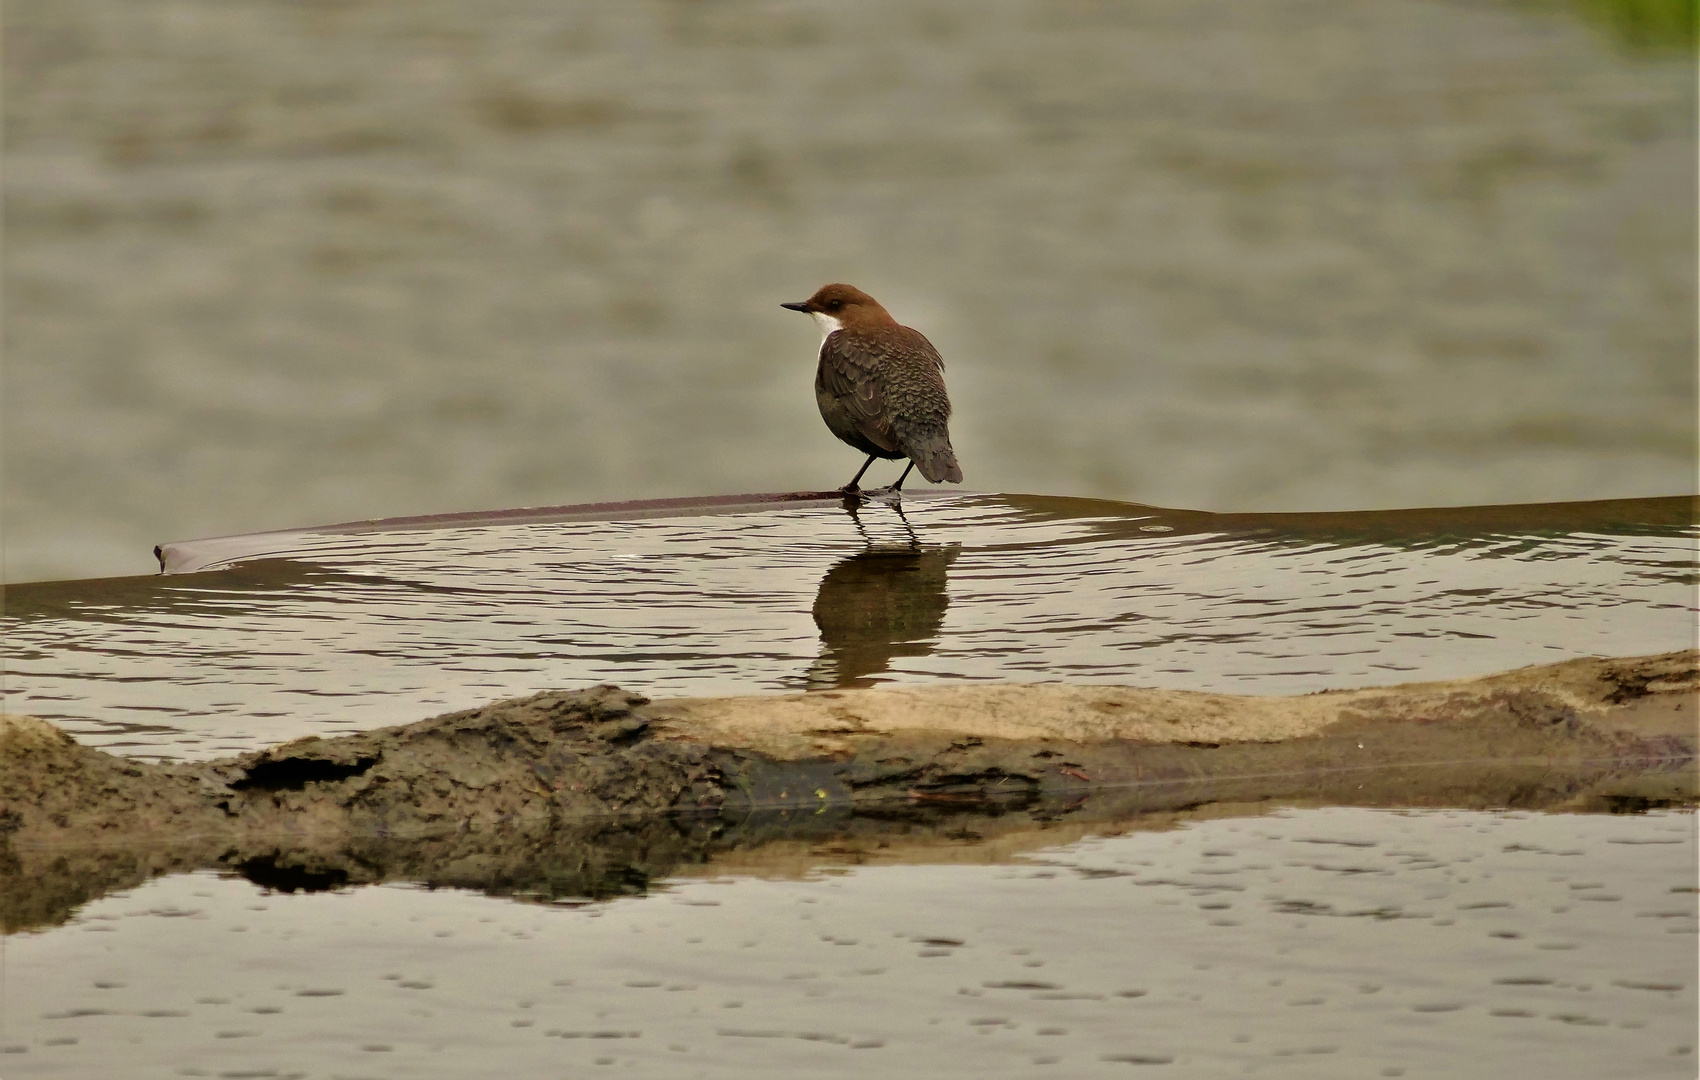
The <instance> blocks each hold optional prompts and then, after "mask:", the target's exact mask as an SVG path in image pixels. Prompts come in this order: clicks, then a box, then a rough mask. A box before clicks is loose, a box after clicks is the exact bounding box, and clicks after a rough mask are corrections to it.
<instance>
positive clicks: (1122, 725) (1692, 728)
mask: <svg viewBox="0 0 1700 1080" xmlns="http://www.w3.org/2000/svg"><path fill="white" fill-rule="evenodd" d="M1697 700H1700V653H1697V652H1696V651H1693V650H1690V651H1684V652H1679V653H1670V654H1665V655H1662V656H1650V657H1636V658H1628V659H1617V660H1577V661H1571V662H1568V663H1563V664H1555V665H1550V666H1544V667H1534V668H1524V669H1521V670H1518V671H1512V672H1506V673H1503V674H1500V675H1494V676H1490V677H1487V678H1481V679H1472V680H1460V681H1456V682H1447V683H1418V684H1410V685H1407V686H1398V687H1387V688H1381V689H1376V690H1359V691H1346V692H1328V693H1322V694H1313V695H1307V696H1304V697H1297V698H1256V697H1232V696H1228V695H1217V694H1195V693H1186V692H1181V691H1164V690H1146V689H1139V688H1132V687H1080V686H1056V685H1032V686H959V687H938V688H918V689H894V690H867V691H860V690H856V691H837V692H828V693H819V694H809V695H791V696H775V697H747V698H722V699H696V700H676V701H662V702H654V703H650V702H647V701H646V700H645V699H643V698H642V697H640V696H638V695H635V694H630V693H627V692H625V691H623V690H620V689H618V688H615V687H606V686H604V687H595V688H592V689H589V690H582V691H573V692H548V693H543V694H536V695H533V696H531V697H527V698H516V699H513V700H509V701H502V702H497V703H494V704H492V705H488V706H485V707H483V708H480V709H473V710H468V711H464V712H458V713H451V714H448V715H445V716H439V717H436V718H433V719H430V720H424V721H421V722H419V723H416V724H409V725H406V726H402V727H395V728H385V729H380V730H376V731H371V732H366V733H363V734H359V735H352V736H345V737H339V738H332V739H324V738H307V739H299V740H296V741H294V742H290V743H285V744H282V745H280V746H276V747H272V748H270V749H268V750H265V751H261V752H258V753H253V754H245V755H242V756H240V757H236V758H230V759H225V760H221V761H215V762H209V763H197V764H180V765H155V764H150V763H145V762H139V761H132V760H127V759H124V758H118V757H114V756H112V755H109V754H105V753H102V752H100V751H97V750H93V749H90V748H88V747H84V746H80V745H79V744H77V743H76V742H75V741H74V740H72V739H71V738H70V737H69V736H67V735H65V734H64V733H63V732H61V731H60V730H58V729H57V728H55V727H53V726H52V725H50V724H47V723H45V722H43V721H40V720H35V719H31V718H27V717H6V718H4V719H3V720H0V925H3V926H4V928H6V929H7V930H15V929H20V928H24V927H29V926H38V925H44V924H51V923H54V922H57V921H60V920H62V919H63V918H65V917H66V916H67V915H68V913H69V912H70V911H71V910H73V909H74V908H75V907H76V906H77V905H78V904H80V903H82V902H84V901H86V900H87V899H89V898H90V897H93V896H96V895H99V894H101V893H103V892H107V891H110V890H112V889H117V888H124V887H128V886H131V885H134V884H137V883H140V882H141V881H144V880H146V879H147V878H149V877H152V876H155V875H157V874H160V873H166V872H173V871H181V870H190V869H197V868H206V867H213V868H221V869H225V870H229V871H232V872H236V873H240V874H243V875H245V876H247V877H249V878H251V879H253V880H254V881H256V882H259V883H261V884H264V885H268V886H271V887H274V888H280V889H298V888H299V889H321V888H332V887H338V886H342V885H352V884H361V883H366V882H375V881H382V880H387V879H407V880H415V881H424V882H428V883H431V884H435V885H453V886H461V887H466V888H477V889H483V890H486V891H491V892H498V893H510V894H532V895H537V896H541V897H564V896H568V897H597V896H609V895H617V894H619V893H622V892H633V891H641V890H642V889H644V888H646V887H647V886H648V884H649V882H650V881H652V880H653V879H655V878H657V877H660V876H663V875H674V874H679V873H682V872H688V871H689V869H690V868H691V867H693V866H696V865H701V864H704V863H709V862H710V861H711V860H712V861H714V862H715V864H716V865H719V866H726V865H728V861H727V860H729V859H734V857H733V856H731V855H730V853H732V852H737V853H738V854H737V855H736V856H735V859H734V861H735V862H736V863H737V865H738V866H739V867H740V868H741V869H743V870H745V871H746V872H747V871H749V870H751V869H752V868H754V867H756V866H767V867H769V868H770V869H771V870H772V871H773V872H781V873H783V872H787V868H788V867H790V868H794V867H795V866H797V865H800V863H799V859H801V858H803V857H804V856H806V857H807V858H810V859H814V860H815V862H816V863H817V864H818V862H819V861H820V860H821V859H822V858H825V859H827V860H829V861H844V862H858V861H904V860H906V859H909V858H917V857H923V855H924V857H926V858H929V859H934V860H936V859H937V858H939V857H940V851H941V849H942V850H948V851H961V852H966V851H967V850H968V849H970V848H974V849H977V850H976V851H975V852H974V854H973V855H972V856H969V857H974V858H986V857H992V856H996V855H997V854H999V853H1004V854H1007V853H1009V852H1013V851H1015V850H1020V849H1023V848H1030V847H1033V846H1042V845H1045V844H1052V843H1059V842H1064V841H1066V840H1068V839H1070V838H1072V837H1074V836H1078V835H1084V834H1085V833H1087V832H1092V831H1109V830H1111V829H1113V828H1119V827H1125V823H1126V822H1128V821H1129V820H1131V819H1138V820H1142V821H1144V822H1145V823H1146V824H1147V825H1150V824H1152V823H1159V824H1166V823H1168V822H1172V821H1173V820H1176V817H1175V815H1197V814H1210V813H1212V812H1213V811H1212V808H1218V809H1220V808H1222V807H1226V806H1232V807H1234V808H1235V810H1236V812H1250V811H1251V808H1254V807H1256V806H1259V805H1271V804H1280V805H1292V804H1294V803H1301V804H1310V805H1315V804H1333V805H1370V806H1409V807H1420V806H1454V807H1471V808H1488V807H1519V808H1525V809H1593V810H1609V809H1628V810H1635V809H1644V808H1647V807H1653V806H1668V805H1683V804H1688V803H1691V802H1692V801H1693V800H1694V799H1695V796H1696V772H1695V754H1696V744H1697V742H1700V718H1697V713H1696V702H1697ZM1115 823H1124V824H1123V825H1120V826H1118V825H1117V824H1115Z"/></svg>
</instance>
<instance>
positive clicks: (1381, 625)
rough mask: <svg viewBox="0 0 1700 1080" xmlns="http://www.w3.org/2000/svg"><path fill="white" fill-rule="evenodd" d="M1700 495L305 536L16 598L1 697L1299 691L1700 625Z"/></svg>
mask: <svg viewBox="0 0 1700 1080" xmlns="http://www.w3.org/2000/svg"><path fill="white" fill-rule="evenodd" d="M1692 521H1693V507H1692V500H1685V499H1670V500H1640V501H1628V502H1617V503H1597V504H1567V505H1556V506H1521V507H1500V508H1476V509H1457V510H1427V511H1409V512H1398V513H1382V514H1326V515H1324V514H1319V515H1212V514H1200V513H1192V512H1186V511H1172V510H1161V509H1156V508H1150V507H1138V506H1131V505H1128V504H1122V503H1108V502H1095V501H1088V500H1070V499H1053V498H1040V497H1031V496H999V495H961V496H945V497H937V498H925V499H922V498H914V499H911V500H909V501H908V504H907V507H906V510H905V511H904V512H903V513H902V514H900V513H899V512H898V511H897V510H896V509H894V508H893V507H891V506H889V505H878V506H870V507H866V508H864V509H862V510H861V511H860V513H859V515H856V516H852V515H851V514H849V513H847V512H846V511H845V510H844V509H842V508H841V507H840V506H838V505H836V504H832V503H827V502H820V501H817V502H806V501H805V502H799V503H795V504H791V505H785V506H779V507H773V508H755V507H752V508H748V509H746V510H745V511H744V512H733V513H724V512H722V513H707V512H703V511H687V512H684V513H683V514H682V515H681V516H661V517H648V518H627V519H616V520H608V519H591V520H584V519H580V520H554V521H550V520H540V521H531V522H525V521H520V522H517V523H502V524H483V525H462V526H460V527H436V528H419V529H412V530H396V531H365V532H334V531H333V532H322V533H292V534H279V535H273V536H260V537H241V538H235V539H232V540H228V541H222V542H211V543H206V544H199V545H195V544H190V545H183V546H182V548H181V549H179V550H180V552H181V553H182V557H183V558H191V557H193V556H195V555H196V554H197V553H199V554H200V555H202V556H204V557H207V558H215V559H217V558H222V559H226V560H229V559H239V560H247V561H239V562H238V563H237V565H235V566H234V567H232V568H230V569H225V570H220V571H214V572H206V573H195V574H183V575H175V574H173V575H165V576H161V577H151V578H127V579H114V580H109V581H87V582H65V583H58V584H48V585H28V586H18V587H14V588H12V589H10V590H9V591H8V594H7V612H6V616H5V622H4V631H5V638H6V642H7V649H6V652H7V656H6V665H7V669H6V676H5V706H6V708H8V709H10V710H14V711H19V712H27V713H32V714H35V715H38V716H43V717H46V718H49V719H52V720H54V721H56V722H58V723H61V724H63V725H64V726H65V727H66V728H67V729H68V730H70V731H71V732H73V733H74V734H76V736H77V737H78V738H79V739H80V740H82V741H84V742H85V743H88V744H90V745H95V746H101V747H105V748H108V749H112V750H116V751H119V752H123V753H128V754H133V755H138V756H147V757H173V758H204V757H212V756H216V755H218V754H222V753H226V752H230V751H237V750H250V749H255V748H258V747H260V746H264V745H267V744H270V743H273V742H276V741H279V740H281V739H285V738H290V737H294V736H298V735H303V734H309V733H316V734H327V733H336V732H345V731H350V730H358V729H364V728H369V727H375V726H379V725H383V724H392V723H402V722H408V721H412V720H418V719H422V718H424V717H426V716H429V715H433V714H435V713H439V712H443V711H446V710H448V709H451V708H463V707H471V706H475V705H481V704H483V703H485V702H487V701H490V700H491V699H494V698H499V697H504V696H510V695H516V694H523V693H530V692H532V691H536V690H541V689H551V688H570V687H574V686H579V685H584V684H588V683H593V682H615V683H618V684H620V685H622V686H624V687H627V688H628V689H633V690H637V691H640V692H642V693H645V694H649V695H651V696H654V697H675V696H692V695H707V694H733V693H751V692H758V691H780V690H801V689H806V688H821V687H830V686H840V685H870V684H874V683H881V682H890V683H910V684H913V683H920V682H926V681H931V680H946V679H957V680H960V679H989V680H1014V681H1059V680H1067V681H1071V682H1110V683H1132V684H1138V685H1150V686H1165V687H1176V688H1188V689H1200V690H1217V691H1228V692H1245V693H1302V692H1307V691H1312V690H1318V689H1322V688H1325V687H1336V688H1339V687H1353V686H1369V685H1379V684H1388V683H1396V682H1410V681H1416V680H1427V679H1441V678H1451V677H1457V676H1466V675H1475V674H1486V673H1489V672H1494V671H1500V670H1504V669H1507V668H1512V667H1518V666H1522V665H1526V664H1535V663H1550V662H1553V661H1558V660H1564V659H1568V658H1571V657H1576V656H1588V655H1608V656H1609V655H1619V656H1621V655H1634V654H1643V653H1653V652H1663V651H1669V650H1673V649H1680V648H1686V647H1692V646H1693V645H1694V644H1695V611H1694V595H1695V594H1694V582H1695V544H1694V534H1695V530H1694V527H1693V525H1692V524H1691V522H1692Z"/></svg>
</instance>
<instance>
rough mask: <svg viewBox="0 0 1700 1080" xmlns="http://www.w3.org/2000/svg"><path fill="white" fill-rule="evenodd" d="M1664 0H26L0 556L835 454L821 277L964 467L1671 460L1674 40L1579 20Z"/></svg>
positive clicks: (1148, 479)
mask: <svg viewBox="0 0 1700 1080" xmlns="http://www.w3.org/2000/svg"><path fill="white" fill-rule="evenodd" d="M1651 6H1656V5H1655V4H1649V3H1627V2H1622V0H1374V2H1365V0H1255V2H1253V3H1247V2H1245V0H1140V2H1137V3H1135V2H1127V0H858V2H857V4H856V5H855V11H856V15H855V17H853V18H847V17H845V14H844V13H845V5H843V4H840V3H831V2H829V0H779V2H770V0H715V2H712V3H708V2H687V0H621V2H619V3H592V2H589V0H547V2H539V0H409V2H407V3H373V2H369V0H334V2H332V0H321V2H316V3H300V2H293V0H285V2H266V0H249V2H244V3H239V4H233V3H230V2H229V0H172V2H170V3H136V2H134V0H8V3H7V4H6V9H5V35H4V39H5V50H6V52H5V64H4V78H5V88H4V89H5V93H4V103H5V142H6V146H5V151H6V152H5V158H4V169H5V192H6V201H5V230H6V235H5V239H6V248H5V263H4V292H5V300H6V303H5V307H4V320H5V325H4V332H5V341H6V371H5V380H6V385H5V398H4V405H3V408H4V431H5V454H6V468H5V476H4V483H5V491H4V497H5V508H6V513H5V516H4V529H5V545H4V562H5V566H4V570H5V576H6V579H7V580H11V581H19V580H44V579H49V578H69V577H82V576H89V575H93V574H122V573H142V572H144V571H145V570H146V569H147V551H148V549H149V548H150V547H151V546H152V545H153V544H155V543H157V542H158V541H159V540H161V539H162V538H165V537H172V536H176V537H182V536H197V535H201V536H204V535H212V534H216V533H232V532H244V531H251V530H255V529H269V528H283V527H287V526H291V525H295V524H299V523H300V522H304V521H340V520H347V519H351V518H360V517H377V516H387V515H393V514H420V513H432V512H439V511H450V510H463V509H474V508H479V507H488V506H520V505H543V504H560V503H568V502H580V501H586V500H590V499H635V498H649V497H660V496H677V495H689V494H698V493H721V492H736V491H775V490H794V489H798V488H811V489H813V488H821V487H829V486H833V485H836V484H839V483H842V482H843V481H844V480H846V479H848V477H849V476H850V474H851V472H852V471H853V470H854V469H855V467H856V465H857V464H858V462H857V461H856V459H855V455H854V454H852V453H851V452H850V451H848V450H846V449H845V448H844V447H842V446H841V445H839V444H838V443H837V442H836V441H835V440H833V439H832V438H831V437H830V436H829V435H828V434H827V433H826V431H825V429H824V428H823V427H822V425H821V423H820V420H819V417H818V416H817V415H816V412H815V406H814V399H813V394H812V391H811V380H812V378H813V363H814V350H815V348H816V345H817V342H818V338H817V337H816V335H815V331H814V329H813V327H812V326H810V325H808V322H807V320H805V319H803V318H802V317H800V316H798V315H795V314H793V313H789V312H785V311H781V310H780V309H779V307H778V304H779V302H780V301H782V300H796V299H800V298H801V297H803V296H805V295H807V294H808V293H809V292H810V291H812V290H813V289H814V288H815V287H816V286H817V285H819V284H821V283H822V282H824V281H830V280H849V281H852V282H854V283H856V284H858V285H861V286H862V287H864V288H866V289H867V290H868V291H870V292H871V293H873V294H874V295H875V296H877V297H879V298H880V299H881V300H882V301H884V302H885V303H886V304H887V306H889V307H890V308H891V310H892V312H893V314H895V315H896V316H897V317H898V318H899V319H900V320H902V321H904V322H906V323H908V324H910V325H913V326H916V327H919V328H920V329H922V330H923V331H924V332H925V333H926V334H927V335H928V336H929V337H930V338H931V339H932V340H933V341H934V343H936V344H937V345H938V346H939V348H940V350H941V351H942V352H943V354H944V356H945V358H946V361H947V362H948V364H949V370H948V378H949V381H950V387H951V393H952V396H953V399H954V400H955V403H956V405H957V415H956V419H955V421H954V434H955V437H956V446H957V449H958V450H959V451H960V454H961V459H962V465H963V468H964V470H965V471H966V473H967V477H968V483H970V484H971V485H973V486H974V487H976V488H978V489H980V490H985V491H1048V492H1056V493H1059V494H1066V495H1081V496H1094V497H1102V498H1114V499H1131V500H1137V501H1140V502H1146V503H1156V504H1160V505H1172V506H1192V507H1199V508H1202V509H1209V510H1236V511H1238V510H1257V511H1265V510H1340V509H1366V508H1380V507H1391V506H1434V505H1467V504H1482V503H1503V502H1513V501H1553V500H1575V499H1597V498H1617V497H1626V496H1643V495H1677V494H1689V493H1693V492H1694V491H1695V490H1696V487H1695V465H1694V462H1695V378H1696V375H1695V365H1694V356H1695V333H1694V326H1695V323H1694V296H1695V267H1696V258H1695V254H1696V252H1695V242H1694V237H1695V207H1696V201H1695V190H1696V187H1695V169H1696V165H1695V162H1696V151H1695V111H1694V103H1695V92H1694V91H1695V84H1694V58H1693V54H1692V53H1691V52H1685V51H1683V50H1681V49H1677V50H1674V51H1670V52H1660V51H1652V52H1636V51H1633V50H1630V49H1626V48H1624V47H1623V45H1622V42H1620V41H1619V40H1616V39H1614V38H1613V37H1612V36H1611V35H1610V34H1608V33H1605V32H1602V31H1601V29H1600V28H1599V26H1598V25H1596V24H1594V23H1592V22H1591V21H1590V20H1589V19H1587V18H1585V17H1583V16H1582V15H1581V14H1579V11H1578V9H1581V10H1585V11H1595V12H1601V11H1610V10H1613V9H1619V8H1623V9H1628V8H1645V7H1651ZM1665 6H1667V7H1669V8H1671V9H1673V10H1674V8H1675V7H1676V5H1675V3H1674V0H1673V3H1671V4H1668V5H1665ZM877 475H878V476H879V482H881V483H884V482H888V481H887V480H886V479H885V475H886V474H885V473H883V472H879V473H878V474H877Z"/></svg>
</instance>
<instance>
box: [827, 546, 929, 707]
mask: <svg viewBox="0 0 1700 1080" xmlns="http://www.w3.org/2000/svg"><path fill="white" fill-rule="evenodd" d="M960 550H961V545H958V544H950V545H947V546H945V547H927V548H923V547H919V546H912V547H901V548H870V549H869V550H867V551H863V552H860V553H859V554H856V555H852V556H850V557H849V558H848V559H845V560H844V561H843V562H841V563H839V564H838V565H836V566H834V567H833V568H832V569H831V570H829V571H827V574H826V577H824V578H822V579H821V583H820V592H819V593H818V594H817V595H816V596H815V609H814V615H815V625H816V626H817V627H819V628H820V640H821V654H820V659H818V660H816V661H815V662H814V664H813V665H811V666H810V668H809V673H808V687H809V689H811V690H816V689H826V688H829V687H835V686H868V685H871V684H872V682H873V680H871V679H869V678H867V677H866V676H869V675H877V674H879V673H880V672H882V671H885V670H887V669H888V668H889V667H890V666H891V660H892V658H893V657H897V656H925V655H927V654H928V653H929V652H931V651H932V648H933V640H934V639H935V638H936V637H937V636H938V631H939V625H940V624H941V623H942V622H943V621H944V612H945V608H947V607H949V606H950V600H949V599H948V598H947V597H946V595H945V579H946V576H947V575H948V573H949V569H950V564H951V563H952V562H954V561H955V560H956V556H957V553H958V552H959V551H960Z"/></svg>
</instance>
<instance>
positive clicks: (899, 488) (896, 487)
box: [886, 461, 915, 491]
mask: <svg viewBox="0 0 1700 1080" xmlns="http://www.w3.org/2000/svg"><path fill="white" fill-rule="evenodd" d="M914 467H915V463H914V462H913V461H911V462H910V463H909V469H913V468H914ZM909 469H904V470H903V475H902V476H899V477H898V478H897V483H895V484H893V485H891V486H890V487H888V488H886V490H887V491H902V490H903V481H905V480H907V479H909Z"/></svg>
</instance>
